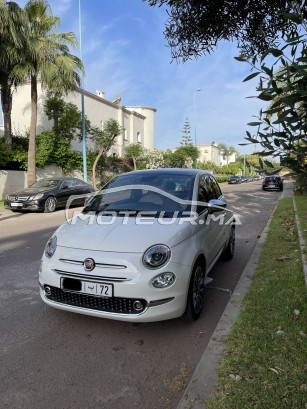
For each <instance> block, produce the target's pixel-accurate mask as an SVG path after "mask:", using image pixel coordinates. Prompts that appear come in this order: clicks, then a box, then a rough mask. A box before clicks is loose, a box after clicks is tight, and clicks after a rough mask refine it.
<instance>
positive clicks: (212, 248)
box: [197, 174, 226, 269]
mask: <svg viewBox="0 0 307 409" xmlns="http://www.w3.org/2000/svg"><path fill="white" fill-rule="evenodd" d="M213 199H220V200H224V197H223V195H222V192H221V190H220V188H219V186H218V184H217V182H216V181H215V179H214V178H213V177H212V176H211V175H208V174H205V175H201V176H200V179H199V186H198V197H197V201H198V206H197V213H198V214H199V216H198V223H197V224H198V225H199V231H198V236H199V243H200V244H201V247H202V251H203V252H204V253H205V255H206V258H207V266H208V269H210V268H211V266H212V265H213V264H214V263H215V262H216V260H217V258H218V256H219V254H220V253H221V250H222V248H223V245H224V242H225V232H224V225H225V217H226V210H225V209H224V208H222V209H220V210H217V211H215V212H214V213H210V212H209V210H208V206H206V205H207V204H208V203H209V202H210V200H213Z"/></svg>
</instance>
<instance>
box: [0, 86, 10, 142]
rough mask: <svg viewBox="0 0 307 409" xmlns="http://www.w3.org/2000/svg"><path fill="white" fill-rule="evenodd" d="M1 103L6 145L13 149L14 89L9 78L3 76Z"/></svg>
mask: <svg viewBox="0 0 307 409" xmlns="http://www.w3.org/2000/svg"><path fill="white" fill-rule="evenodd" d="M1 104H2V113H3V122H4V138H5V144H6V147H7V148H8V149H9V150H11V149H12V122H11V112H12V91H11V87H10V85H9V81H8V78H3V81H1Z"/></svg>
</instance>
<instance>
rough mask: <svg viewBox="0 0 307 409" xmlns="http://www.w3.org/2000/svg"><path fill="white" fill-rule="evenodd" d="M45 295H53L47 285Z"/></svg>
mask: <svg viewBox="0 0 307 409" xmlns="http://www.w3.org/2000/svg"><path fill="white" fill-rule="evenodd" d="M45 294H46V295H50V294H51V288H50V287H48V286H47V285H46V287H45Z"/></svg>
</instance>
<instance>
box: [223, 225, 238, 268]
mask: <svg viewBox="0 0 307 409" xmlns="http://www.w3.org/2000/svg"><path fill="white" fill-rule="evenodd" d="M235 243H236V231H235V228H234V226H232V227H231V230H230V236H229V240H228V243H227V246H226V248H225V250H224V251H223V253H222V259H223V260H224V261H228V260H231V259H232V258H233V256H234V254H235Z"/></svg>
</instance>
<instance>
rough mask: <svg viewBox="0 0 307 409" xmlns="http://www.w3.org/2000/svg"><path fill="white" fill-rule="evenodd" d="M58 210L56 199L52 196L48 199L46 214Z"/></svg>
mask: <svg viewBox="0 0 307 409" xmlns="http://www.w3.org/2000/svg"><path fill="white" fill-rule="evenodd" d="M55 209H56V198H55V197H53V196H50V197H48V198H47V199H46V202H45V209H44V210H45V213H52V212H54V211H55Z"/></svg>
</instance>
